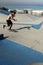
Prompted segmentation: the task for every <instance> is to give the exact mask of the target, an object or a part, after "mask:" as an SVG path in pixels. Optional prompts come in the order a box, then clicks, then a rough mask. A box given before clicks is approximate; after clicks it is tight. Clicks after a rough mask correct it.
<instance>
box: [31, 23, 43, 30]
mask: <svg viewBox="0 0 43 65" xmlns="http://www.w3.org/2000/svg"><path fill="white" fill-rule="evenodd" d="M42 24H43V22H41V23H40V24H32V27H33V28H35V29H40V28H41V26H42Z"/></svg>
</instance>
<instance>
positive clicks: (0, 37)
mask: <svg viewBox="0 0 43 65" xmlns="http://www.w3.org/2000/svg"><path fill="white" fill-rule="evenodd" d="M6 38H8V36H5V37H4V34H0V40H4V39H6Z"/></svg>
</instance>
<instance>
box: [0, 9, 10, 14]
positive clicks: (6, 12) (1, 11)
mask: <svg viewBox="0 0 43 65" xmlns="http://www.w3.org/2000/svg"><path fill="white" fill-rule="evenodd" d="M0 13H2V14H5V15H8V14H9V13H10V12H8V11H5V10H1V9H0Z"/></svg>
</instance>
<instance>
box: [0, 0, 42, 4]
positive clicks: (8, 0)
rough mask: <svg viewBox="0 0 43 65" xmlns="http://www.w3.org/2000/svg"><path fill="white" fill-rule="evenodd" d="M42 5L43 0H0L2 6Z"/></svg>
mask: <svg viewBox="0 0 43 65" xmlns="http://www.w3.org/2000/svg"><path fill="white" fill-rule="evenodd" d="M22 3H23V4H42V5H43V0H0V5H3V4H6V5H8V4H22Z"/></svg>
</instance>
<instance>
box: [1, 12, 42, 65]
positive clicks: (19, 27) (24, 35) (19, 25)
mask: <svg viewBox="0 0 43 65" xmlns="http://www.w3.org/2000/svg"><path fill="white" fill-rule="evenodd" d="M0 16H1V17H0V34H4V36H8V38H7V39H8V40H11V41H14V42H17V43H18V44H21V45H24V46H26V47H28V48H32V49H34V50H36V51H38V52H41V53H43V24H42V25H41V26H40V28H35V27H34V25H36V26H37V25H39V24H40V23H41V22H43V17H38V16H33V15H30V14H16V16H15V18H16V19H17V21H12V22H13V23H14V25H13V27H12V29H13V30H15V31H9V30H8V28H5V29H3V24H4V23H6V19H7V15H5V14H1V13H0ZM1 23H3V24H1ZM32 25H33V26H32ZM29 27H30V28H29ZM34 65H35V64H34Z"/></svg>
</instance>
